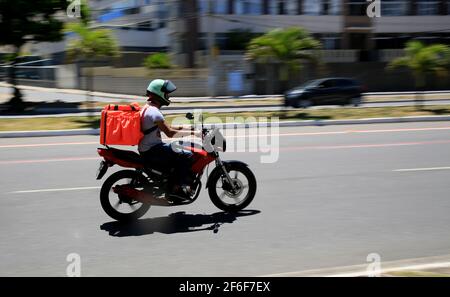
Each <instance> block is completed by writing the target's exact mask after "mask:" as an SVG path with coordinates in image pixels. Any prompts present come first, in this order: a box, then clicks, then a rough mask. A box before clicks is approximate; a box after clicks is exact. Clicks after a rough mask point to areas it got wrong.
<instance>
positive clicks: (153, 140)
mask: <svg viewBox="0 0 450 297" xmlns="http://www.w3.org/2000/svg"><path fill="white" fill-rule="evenodd" d="M144 112H145V113H144ZM141 121H142V122H141V129H142V131H146V130H148V129H150V128H152V127H154V126H156V123H155V122H158V121H164V116H163V115H162V113H161V112H160V111H159V109H158V108H156V107H154V106H151V105H146V106H144V108H142V112H141ZM159 143H162V140H161V131H160V129H159V128H157V129H155V130H154V131H152V132H151V133H149V134H147V135H144V137H143V138H142V139H141V141H140V142H139V146H138V150H139V152H145V151H148V150H149V149H150V148H152V147H153V146H155V145H157V144H159Z"/></svg>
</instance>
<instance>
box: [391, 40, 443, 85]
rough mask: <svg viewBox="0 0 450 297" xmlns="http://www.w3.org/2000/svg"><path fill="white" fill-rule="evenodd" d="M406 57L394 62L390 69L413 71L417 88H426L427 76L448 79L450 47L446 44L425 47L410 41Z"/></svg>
mask: <svg viewBox="0 0 450 297" xmlns="http://www.w3.org/2000/svg"><path fill="white" fill-rule="evenodd" d="M405 53H406V54H405V56H403V57H400V58H397V59H395V60H393V61H392V62H391V63H389V65H388V69H395V68H398V67H407V68H409V69H411V70H412V72H413V74H414V77H415V83H416V87H418V88H422V87H425V86H426V79H425V78H426V76H427V75H429V74H435V75H436V76H438V77H446V76H448V74H449V71H450V47H449V46H448V45H444V44H432V45H428V46H427V45H424V44H423V43H422V42H420V41H410V42H408V43H407V45H406V48H405Z"/></svg>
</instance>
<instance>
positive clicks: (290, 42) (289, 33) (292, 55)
mask: <svg viewBox="0 0 450 297" xmlns="http://www.w3.org/2000/svg"><path fill="white" fill-rule="evenodd" d="M320 48H321V44H320V42H319V41H318V40H316V39H314V38H313V37H311V36H310V34H309V33H308V32H307V31H306V30H305V29H303V28H301V27H289V28H284V29H274V30H271V31H269V32H268V33H266V34H264V35H262V36H259V37H256V38H254V39H252V40H251V41H250V43H249V45H248V46H247V56H248V57H249V58H250V59H252V60H255V61H259V62H262V63H269V62H278V63H280V65H281V67H282V68H281V70H282V72H283V73H284V75H283V78H282V80H284V81H287V80H288V79H289V76H290V75H289V74H290V73H291V71H298V70H299V69H300V67H301V61H302V60H308V61H313V62H318V61H319V57H318V55H317V54H316V52H315V51H312V50H316V49H320Z"/></svg>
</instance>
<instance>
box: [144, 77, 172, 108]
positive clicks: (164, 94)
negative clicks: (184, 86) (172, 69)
mask: <svg viewBox="0 0 450 297" xmlns="http://www.w3.org/2000/svg"><path fill="white" fill-rule="evenodd" d="M176 89H177V87H176V86H175V85H174V84H173V83H172V82H171V81H170V80H164V79H155V80H152V82H151V83H150V84H149V85H148V88H147V95H148V94H149V93H150V94H152V95H154V97H153V98H154V99H156V100H158V101H159V103H160V104H161V105H169V104H170V102H171V101H170V100H169V94H170V93H172V92H174V91H175V90H176Z"/></svg>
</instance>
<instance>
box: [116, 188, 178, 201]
mask: <svg viewBox="0 0 450 297" xmlns="http://www.w3.org/2000/svg"><path fill="white" fill-rule="evenodd" d="M113 191H114V193H116V194H118V195H123V196H126V197H128V198H131V199H133V200H136V201H139V202H141V203H144V204H151V205H156V206H172V204H171V203H170V202H169V201H167V200H165V199H162V198H155V197H154V196H153V195H152V194H150V193H147V192H144V191H139V190H136V189H134V188H132V187H129V186H127V185H124V186H115V187H113Z"/></svg>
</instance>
